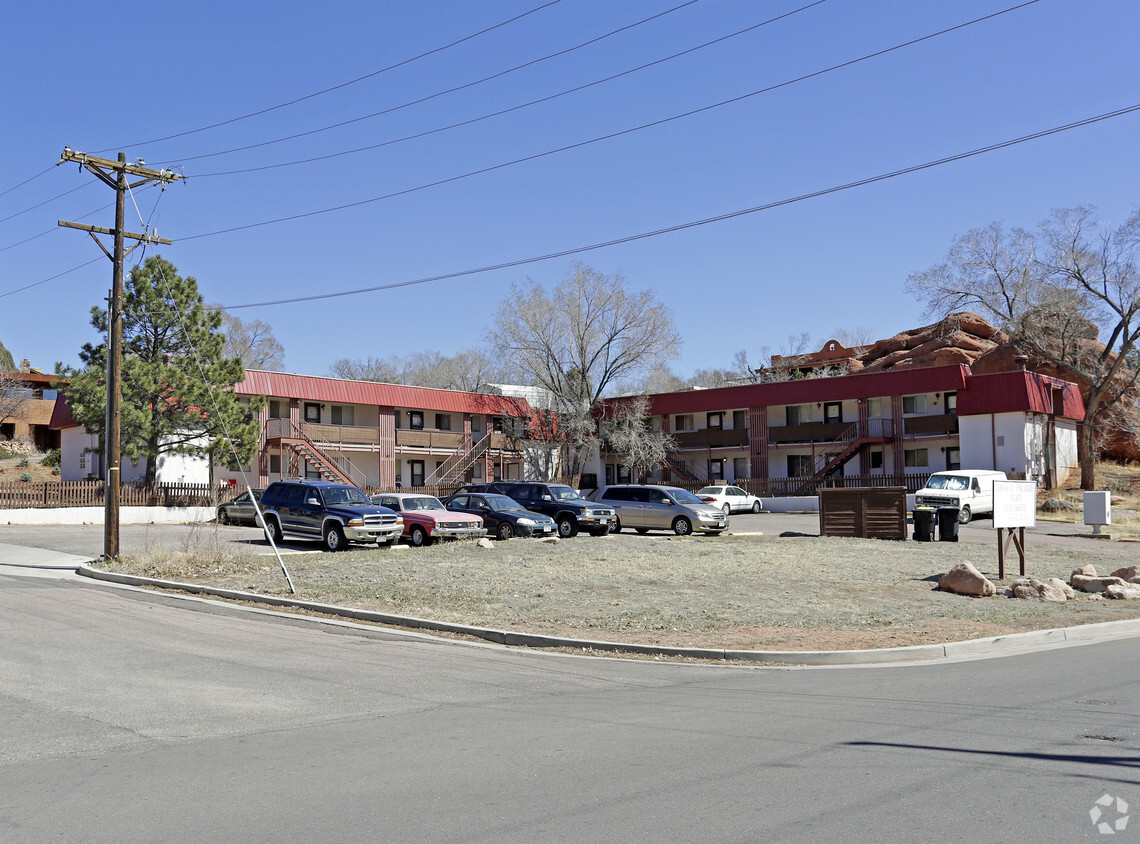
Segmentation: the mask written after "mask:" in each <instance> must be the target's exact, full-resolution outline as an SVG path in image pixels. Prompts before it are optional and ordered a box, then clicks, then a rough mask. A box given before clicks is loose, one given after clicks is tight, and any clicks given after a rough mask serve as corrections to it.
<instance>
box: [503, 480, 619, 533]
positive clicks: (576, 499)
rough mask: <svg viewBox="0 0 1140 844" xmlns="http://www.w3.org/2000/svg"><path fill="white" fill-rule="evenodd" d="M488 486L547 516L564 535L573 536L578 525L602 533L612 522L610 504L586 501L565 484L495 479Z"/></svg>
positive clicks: (612, 511)
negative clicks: (495, 480) (496, 480)
mask: <svg viewBox="0 0 1140 844" xmlns="http://www.w3.org/2000/svg"><path fill="white" fill-rule="evenodd" d="M491 489H492V490H493V491H495V492H501V493H502V494H503V495H506V496H508V497H510V498H513V499H514V500H515V501H517V502H518V503H519V504H521V505H522V506H523V507H525V508H527V509H528V510H533V511H535V512H536V513H543V514H544V515H547V516H550V518H552V519H554V522H555V524H557V525H558V535H559V536H560V537H562V538H563V539H569V538H570V537H572V536H576V535H577V534H578V531H579V529H581V530H585V531H588V532H589V533H590V535H591V536H605V535H606V534H608V533H609V532H610V528H611V527H612V526H613V523H614V518H615V513H614V509H613V508H612V507H608V506H605V505H601V504H595V503H593V502H591V501H587V500H586V499H585V498H583V497H582V496H581V495H579V494H578V491H577V490H575V489H574V488H573V487H569V486H566V484H547V483H538V482H534V483H532V482H510V481H498V482H496V483H493V484H491Z"/></svg>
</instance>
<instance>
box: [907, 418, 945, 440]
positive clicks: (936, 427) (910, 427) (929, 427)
mask: <svg viewBox="0 0 1140 844" xmlns="http://www.w3.org/2000/svg"><path fill="white" fill-rule="evenodd" d="M903 433H904V434H905V435H906V436H908V437H914V436H920V437H921V436H930V435H931V434H956V433H958V414H956V413H941V414H938V415H937V416H908V417H906V418H905V419H903Z"/></svg>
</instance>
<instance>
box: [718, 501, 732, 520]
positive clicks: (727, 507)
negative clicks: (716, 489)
mask: <svg viewBox="0 0 1140 844" xmlns="http://www.w3.org/2000/svg"><path fill="white" fill-rule="evenodd" d="M720 509H722V510H724V514H725V515H726V516H727V515H729V514H730V513H732V505H730V504H729V503H728V502H727V501H726V502H725V504H724V506H723V507H721V508H720Z"/></svg>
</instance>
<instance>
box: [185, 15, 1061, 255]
mask: <svg viewBox="0 0 1140 844" xmlns="http://www.w3.org/2000/svg"><path fill="white" fill-rule="evenodd" d="M1038 2H1040V0H1027V2H1024V3H1019V4H1018V5H1016V6H1010V7H1009V8H1007V9H1002V10H1001V11H999V12H994V13H992V14H989V15H984V16H982V17H980V18H974V19H973V20H970V21H966V22H965V23H960V24H957V25H955V26H951V27H947V28H946V29H942V30H939V31H938V32H933V33H931V34H929V35H923V36H921V37H920V38H914V39H912V40H910V41H905V42H903V43H901V44H896V45H894V46H893V47H886V48H884V49H882V50H877V51H875V52H873V53H868V54H867V55H865V56H860V57H859V58H856V59H850V60H848V61H845V62H840V63H839V64H836V65H832V66H831V67H827V68H824V69H823V70H817V71H814V72H812V73H807V74H804V75H803V76H798V77H796V78H795V79H789V80H786V81H784V82H778V83H776V84H775V85H769V86H768V87H766V88H760V89H759V90H756V91H750V92H748V93H746V94H740V95H739V96H736V97H731V98H729V99H727V100H721V101H720V102H716V103H712V104H710V105H706V106H701V107H700V108H695V109H691V110H689V111H685V112H682V113H680V114H674V115H671V116H669V117H662V118H660V119H658V120H653V121H650V122H649V123H642V124H640V125H639V126H633V127H630V128H627V129H620V130H618V131H616V132H610V133H609V134H606V135H601V136H598V137H596V138H590V139H588V140H585V141H578V142H576V143H572V144H567V145H566V146H562V147H558V148H556V149H551V150H546V151H545V152H537V153H534V154H533V155H526V156H523V157H522V158H516V159H513V160H511V161H505V162H502V163H499V164H492V165H490V166H488V167H481V168H479V169H478V170H471V171H468V172H466V173H461V174H459V175H457V176H449V177H448V178H445V179H437V180H436V181H434V182H428V183H427V184H422V185H417V186H415V187H411V188H404V189H403V190H398V191H393V192H392V193H387V194H383V195H381V196H374V197H370V198H368V199H359V200H356V201H354V202H347V203H344V204H343V205H334V206H332V207H330V208H321V209H318V210H316V211H303V212H300V213H298V214H290V215H288V216H285V217H276V218H274V219H271V220H262V221H260V222H256V223H246V224H244V225H240V226H231V227H230V228H226V229H218V230H216V231H212V232H203V233H201V234H193V235H188V236H186V237H184V238H182V240H197V239H199V238H203V237H213V236H215V235H219V234H230V233H233V232H237V231H245V230H247V229H255V228H261V227H263V226H270V225H276V224H277V223H287V222H290V221H292V220H302V219H305V218H307V217H316V216H319V215H321V214H331V213H333V212H335V211H345V210H347V209H349V208H359V207H360V206H362V205H370V204H372V203H374V202H382V201H384V200H387V199H394V198H395V197H397V196H406V195H408V194H411V193H416V192H418V191H422V190H427V189H428V188H433V187H439V186H440V185H446V184H450V183H452V182H458V181H461V180H463V179H469V178H471V177H473V176H480V175H483V174H485V173H491V172H494V171H496V170H502V169H504V168H507V167H513V166H514V165H516V164H523V163H525V162H528V161H536V160H538V159H540V158H546V157H548V156H551V155H558V154H559V153H563V152H568V151H570V150H573V149H579V148H581V147H586V146H590V145H591V144H596V143H600V142H602V141H609V140H613V139H614V138H620V137H623V136H625V135H631V134H633V133H634V132H640V131H642V130H643V129H651V128H653V127H655V126H662V125H664V124H666V123H671V122H673V121H675V120H681V119H682V118H685V117H692V116H693V115H696V114H702V113H703V112H706V111H712V110H713V109H717V108H722V107H724V106H727V105H732V104H734V103H739V102H743V101H744V100H747V99H750V98H752V97H756V96H759V95H761V94H767V93H770V92H771V91H776V90H778V89H780V88H786V87H788V86H790V85H795V84H797V83H799V82H803V81H805V80H808V79H813V78H815V77H817V76H822V75H823V74H825V73H831V72H832V71H835V70H840V69H841V68H845V67H850V66H852V65H855V64H859V63H860V62H864V61H868V60H870V59H873V58H877V57H879V56H883V55H886V54H887V53H892V52H894V51H896V50H901V49H903V48H904V47H911V46H913V45H915V44H920V43H922V42H923V41H929V40H930V39H932V38H937V37H939V36H942V35H946V34H947V33H950V32H954V31H956V30H959V29H963V28H965V27H967V26H973V25H974V24H976V23H981V22H983V21H987V20H990V19H991V18H995V17H998V16H999V15H1004V14H1007V13H1009V12H1012V11H1016V10H1017V9H1022V8H1025V7H1026V6H1032V5H1033V4H1035V3H1038Z"/></svg>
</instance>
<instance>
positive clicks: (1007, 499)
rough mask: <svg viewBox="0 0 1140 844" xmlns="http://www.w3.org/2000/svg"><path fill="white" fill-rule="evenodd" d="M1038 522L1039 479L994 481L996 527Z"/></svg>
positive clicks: (1031, 525)
mask: <svg viewBox="0 0 1140 844" xmlns="http://www.w3.org/2000/svg"><path fill="white" fill-rule="evenodd" d="M1036 524H1037V481H994V527H995V528H1025V527H1034V526H1035V525H1036Z"/></svg>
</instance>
